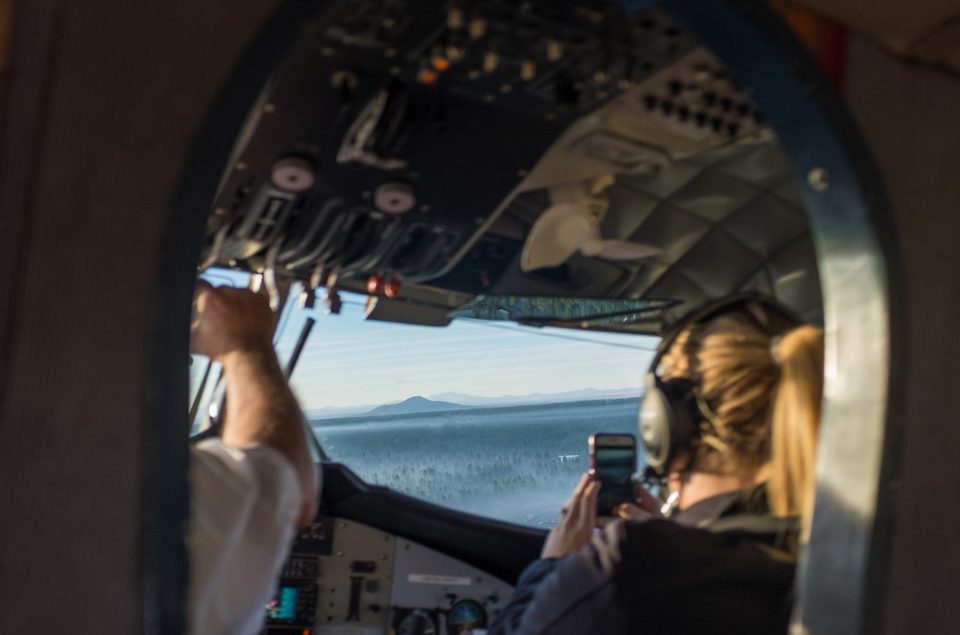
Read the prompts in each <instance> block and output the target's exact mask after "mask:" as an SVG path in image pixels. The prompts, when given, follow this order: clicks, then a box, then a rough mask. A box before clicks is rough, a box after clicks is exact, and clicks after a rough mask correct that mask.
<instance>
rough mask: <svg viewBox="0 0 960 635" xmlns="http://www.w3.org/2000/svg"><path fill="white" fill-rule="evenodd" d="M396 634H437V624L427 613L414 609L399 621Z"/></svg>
mask: <svg viewBox="0 0 960 635" xmlns="http://www.w3.org/2000/svg"><path fill="white" fill-rule="evenodd" d="M397 635H437V625H436V624H435V623H434V621H433V618H432V617H431V616H430V614H429V613H427V612H426V611H421V610H420V609H416V610H414V611H410V613H409V614H408V615H407V616H406V617H405V618H403V621H402V622H400V626H399V627H398V628H397Z"/></svg>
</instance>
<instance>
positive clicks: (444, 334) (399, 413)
mask: <svg viewBox="0 0 960 635" xmlns="http://www.w3.org/2000/svg"><path fill="white" fill-rule="evenodd" d="M291 295H293V294H291ZM343 299H344V302H343V304H344V306H343V311H342V313H341V314H340V315H336V316H333V315H330V316H328V315H325V314H324V311H323V309H322V308H318V309H312V310H304V309H298V308H295V307H294V308H290V309H288V311H287V312H286V313H285V315H284V316H283V318H282V320H281V322H282V324H281V327H282V332H281V335H280V337H279V340H278V353H279V355H280V358H281V361H283V360H285V359H286V358H287V357H288V356H289V355H290V352H291V351H292V349H293V348H294V344H295V342H296V340H297V337H298V335H299V332H300V330H301V328H302V326H303V324H304V321H305V320H306V318H307V317H313V318H315V319H317V324H316V327H315V328H314V329H313V333H312V336H311V338H310V339H309V340H308V342H307V344H306V346H305V348H304V349H303V353H302V356H301V357H300V361H299V363H298V365H297V367H296V370H295V372H294V374H293V376H292V380H291V381H292V385H293V389H294V391H295V392H296V394H297V396H298V398H299V400H300V403H301V405H302V406H303V408H304V410H305V412H306V414H307V417H308V420H309V424H310V427H311V429H312V430H313V431H314V433H315V434H316V435H317V438H318V439H319V441H320V443H321V445H322V446H323V448H324V450H325V451H326V452H327V454H328V455H329V456H330V458H331V459H332V460H334V461H338V462H342V463H344V464H345V465H347V466H348V467H349V468H350V469H351V470H353V471H354V472H356V473H357V474H358V475H360V476H361V477H362V478H363V479H365V480H366V481H367V482H370V483H375V484H379V485H386V486H388V487H391V488H393V489H396V490H399V491H401V492H404V493H407V494H410V495H413V496H417V497H419V498H423V499H425V500H429V501H431V502H435V503H438V504H441V505H445V506H449V507H452V508H455V509H458V510H462V511H466V512H470V513H474V514H479V515H483V516H489V517H493V518H497V519H501V520H506V521H510V522H515V523H521V524H527V525H533V526H541V527H546V526H549V525H551V524H552V523H553V522H554V521H555V520H556V517H557V514H558V510H559V509H560V507H561V506H562V505H563V502H564V501H565V500H566V498H567V497H568V496H569V494H570V492H571V491H572V489H573V486H574V485H575V483H576V481H577V479H578V478H579V476H580V475H581V474H582V473H583V472H585V471H586V470H587V468H588V454H587V439H588V437H589V435H590V434H592V433H595V432H619V433H629V434H634V433H635V431H636V416H637V407H638V399H639V395H640V390H641V386H642V378H643V374H644V371H645V370H646V367H647V364H648V363H649V361H650V358H651V355H652V351H653V350H654V349H655V346H656V343H657V342H656V339H655V338H651V337H645V336H637V335H623V334H609V333H593V332H577V331H570V330H566V329H550V328H532V327H525V326H520V325H516V324H507V323H499V322H498V323H490V322H485V321H479V320H468V319H458V320H455V321H454V322H453V323H452V324H451V325H450V326H448V327H445V328H437V327H424V326H411V325H408V324H397V323H392V322H378V321H369V320H364V319H363V305H364V301H365V297H364V296H360V295H351V294H346V293H344V294H343ZM319 304H322V303H318V305H319Z"/></svg>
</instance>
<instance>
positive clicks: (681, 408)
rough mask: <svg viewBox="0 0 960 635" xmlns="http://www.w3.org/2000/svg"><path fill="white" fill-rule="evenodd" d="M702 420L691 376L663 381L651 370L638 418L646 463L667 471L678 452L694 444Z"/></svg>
mask: <svg viewBox="0 0 960 635" xmlns="http://www.w3.org/2000/svg"><path fill="white" fill-rule="evenodd" d="M699 420H700V412H699V410H698V408H697V400H696V397H695V396H694V394H693V382H691V381H690V380H688V379H670V380H668V381H661V380H660V379H659V378H658V377H657V376H656V375H654V374H653V373H650V374H649V375H648V376H647V390H646V393H645V394H644V396H643V401H642V402H641V404H640V412H639V418H638V428H639V432H640V438H641V439H642V440H643V445H644V458H645V459H646V462H647V465H648V466H649V467H650V468H651V469H653V470H654V471H655V472H656V473H657V474H660V475H661V476H662V475H664V474H665V473H666V472H667V470H668V469H669V468H670V464H671V463H672V462H673V459H674V458H676V456H677V453H678V452H679V451H680V450H682V449H689V448H691V447H692V445H693V443H694V442H695V439H696V437H697V436H699V435H698V430H699V427H698V425H697V424H698V422H699Z"/></svg>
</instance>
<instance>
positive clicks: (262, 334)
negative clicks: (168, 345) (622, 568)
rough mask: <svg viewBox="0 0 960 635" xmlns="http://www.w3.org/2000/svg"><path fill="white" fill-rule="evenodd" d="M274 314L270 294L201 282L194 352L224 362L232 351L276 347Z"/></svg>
mask: <svg viewBox="0 0 960 635" xmlns="http://www.w3.org/2000/svg"><path fill="white" fill-rule="evenodd" d="M272 339H273V313H272V311H270V302H269V300H268V299H267V298H266V296H264V295H262V294H257V293H253V292H252V291H247V290H244V289H234V288H231V287H212V286H210V285H209V284H207V283H206V282H203V281H200V282H198V283H197V290H196V293H195V295H194V301H193V320H192V321H191V323H190V352H191V353H197V354H200V355H206V356H207V357H209V358H210V359H213V360H216V361H221V362H222V361H224V358H225V357H226V356H227V355H229V354H230V353H235V352H266V351H272V350H273V342H272Z"/></svg>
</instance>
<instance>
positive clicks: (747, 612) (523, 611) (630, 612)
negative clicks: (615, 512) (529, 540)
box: [488, 492, 796, 635]
mask: <svg viewBox="0 0 960 635" xmlns="http://www.w3.org/2000/svg"><path fill="white" fill-rule="evenodd" d="M758 505H759V506H760V507H762V509H760V508H758ZM765 510H766V506H765V503H764V502H763V501H762V498H761V500H760V502H759V503H758V502H757V496H756V493H755V492H751V493H747V494H745V493H741V492H736V493H733V494H724V495H721V496H715V497H713V498H710V499H707V500H704V501H701V502H700V503H698V504H696V505H694V506H692V507H690V508H689V509H687V510H684V511H682V512H680V513H678V514H676V515H675V516H674V517H673V518H672V519H671V520H662V519H650V520H645V521H638V522H630V523H625V522H615V523H613V524H611V525H608V526H607V528H606V529H605V530H604V531H603V533H602V534H599V535H597V536H595V537H594V539H593V542H592V544H590V545H588V546H587V547H586V548H584V549H583V550H582V551H580V552H579V553H576V554H573V555H570V556H568V557H566V558H562V559H559V560H555V559H553V560H538V561H536V562H534V563H533V564H531V565H530V566H529V567H527V569H526V570H525V571H524V572H523V573H522V574H521V576H520V579H519V581H518V582H517V589H516V591H515V593H514V595H513V598H512V599H511V601H510V603H509V604H508V605H507V607H506V608H505V609H504V610H503V611H502V612H501V613H500V614H499V615H498V616H497V617H496V618H495V619H494V621H493V624H492V625H491V627H490V629H489V631H488V633H489V635H540V634H541V633H544V634H550V635H566V634H570V635H573V634H578V635H582V634H590V635H593V634H600V633H610V634H618V633H630V634H637V635H641V634H643V635H646V634H648V633H656V634H661V633H663V634H667V633H669V634H671V635H677V634H687V633H689V634H693V633H696V634H698V635H699V634H704V633H711V634H712V633H731V634H732V633H737V634H742V633H750V634H755V633H759V634H763V633H778V634H783V633H786V632H787V625H788V621H789V616H790V602H791V590H792V586H793V573H794V562H793V559H792V557H791V556H790V555H789V554H790V553H791V549H790V547H791V546H792V545H793V544H795V538H796V533H795V523H786V524H784V523H777V522H773V521H771V520H770V519H769V515H768V514H766V511H765ZM711 528H713V529H714V530H711Z"/></svg>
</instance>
